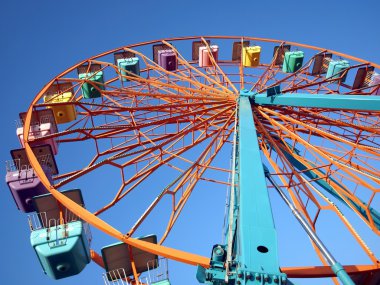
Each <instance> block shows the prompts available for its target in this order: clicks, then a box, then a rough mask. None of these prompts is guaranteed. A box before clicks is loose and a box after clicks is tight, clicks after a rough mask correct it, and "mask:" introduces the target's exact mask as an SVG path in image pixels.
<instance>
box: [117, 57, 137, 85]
mask: <svg viewBox="0 0 380 285" xmlns="http://www.w3.org/2000/svg"><path fill="white" fill-rule="evenodd" d="M117 66H118V67H119V72H120V74H121V75H122V76H121V80H122V81H129V79H127V78H125V77H124V76H134V75H137V76H139V75H140V62H139V58H138V57H131V58H120V59H118V60H117Z"/></svg>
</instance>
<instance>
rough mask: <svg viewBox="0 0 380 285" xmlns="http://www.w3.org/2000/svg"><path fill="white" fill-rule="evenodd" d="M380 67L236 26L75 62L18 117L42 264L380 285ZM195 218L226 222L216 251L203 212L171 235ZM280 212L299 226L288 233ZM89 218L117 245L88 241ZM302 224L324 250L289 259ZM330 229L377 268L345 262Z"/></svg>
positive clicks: (18, 196)
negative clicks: (205, 247) (172, 264)
mask: <svg viewBox="0 0 380 285" xmlns="http://www.w3.org/2000/svg"><path fill="white" fill-rule="evenodd" d="M378 73H380V65H378V64H374V63H371V62H368V61H365V60H362V59H359V58H355V57H352V56H349V55H345V54H342V53H339V52H335V51H331V50H328V49H324V48H319V47H314V46H308V45H304V44H298V43H294V42H286V41H280V40H271V39H262V38H253V37H232V36H207V37H183V38H171V39H165V40H156V41H150V42H144V43H139V44H133V45H128V46H124V47H121V48H117V49H114V50H111V51H108V52H105V53H102V54H100V55H97V56H93V57H91V58H89V59H86V60H84V61H82V62H80V63H78V64H76V65H74V66H72V67H70V68H69V69H67V70H66V71H64V72H62V73H61V74H60V75H58V76H57V77H55V78H54V79H53V80H51V81H50V82H48V83H47V84H46V85H45V86H44V88H43V89H42V90H41V91H40V92H39V93H38V94H37V96H36V97H35V98H34V100H33V101H32V102H31V104H30V107H29V109H28V111H27V112H23V113H20V121H21V125H20V127H19V128H18V129H17V135H18V136H19V139H20V143H21V148H17V149H14V150H12V151H11V155H12V161H11V163H9V164H8V167H7V176H6V181H7V183H8V185H9V187H10V190H11V193H12V195H13V198H14V200H15V202H16V204H17V206H18V208H19V209H20V210H21V211H23V212H26V213H29V221H30V226H31V229H32V233H31V243H32V246H33V247H34V249H35V250H36V253H37V256H38V259H39V261H40V262H41V265H42V267H43V270H44V271H45V273H46V274H47V275H49V276H50V277H52V278H53V279H60V278H66V277H70V276H72V275H75V274H78V273H80V272H81V271H82V270H83V268H84V267H85V266H86V265H87V264H88V263H89V262H90V260H93V261H94V262H95V263H97V264H98V265H100V266H102V267H104V268H105V273H104V276H103V280H104V283H105V284H152V285H158V284H160V285H165V284H170V281H169V277H168V274H167V273H168V269H167V260H174V261H176V262H181V263H185V264H189V265H192V266H196V268H197V269H196V276H194V282H196V281H195V280H197V281H198V282H200V283H206V284H215V285H216V284H283V285H284V284H309V283H308V281H307V279H309V278H310V279H314V278H329V280H330V281H326V279H321V280H324V281H321V283H319V284H322V283H323V284H327V283H324V282H332V283H331V284H371V285H376V284H380V283H379V282H380V262H379V260H378V257H376V248H375V249H373V248H372V249H371V248H370V247H369V245H368V244H367V242H366V235H367V234H368V233H369V234H371V235H373V236H375V237H376V238H378V236H379V235H380V212H379V211H380V209H379V208H380V194H379V191H380V190H379V189H380V175H379V168H380V164H379V159H380V138H379V134H380V117H379V114H380V96H379V95H380V75H379V74H378ZM214 187H216V188H218V189H224V190H225V189H226V188H227V191H215V192H211V191H209V190H210V189H214ZM216 188H215V189H216ZM226 192H227V195H226ZM195 195H196V196H197V197H198V198H197V199H203V200H204V201H206V202H207V203H208V204H207V203H203V204H202V205H209V206H207V208H209V209H204V208H205V207H199V206H198V207H197V203H196V200H195V203H192V202H191V201H192V199H193V197H194V196H195ZM216 195H218V197H222V198H223V199H225V200H226V203H222V204H221V205H217V206H216V207H218V209H224V217H223V216H222V215H219V213H221V211H219V210H217V211H215V212H213V211H214V208H213V207H214V206H215V205H214V203H216V201H221V199H220V198H216ZM226 196H227V197H226ZM199 197H201V198H199ZM189 204H191V207H190V205H189ZM278 204H281V206H279V205H278ZM278 209H281V211H283V212H284V213H282V212H280V213H279V214H276V213H274V212H276V211H277V210H278ZM207 210H209V211H210V212H209V213H207V215H204V214H203V213H204V212H207ZM285 212H286V213H285ZM189 213H190V217H188V218H184V217H183V216H184V215H185V214H187V215H189ZM198 213H202V214H200V215H204V216H203V217H202V220H203V221H205V222H207V223H209V224H215V223H217V224H218V225H222V224H223V223H224V226H223V227H222V228H220V232H221V233H222V241H220V240H214V241H213V244H210V245H209V252H210V254H209V255H207V256H205V255H204V254H200V253H198V252H196V250H195V251H190V250H188V249H187V245H188V244H189V243H191V242H190V241H191V240H194V239H197V238H198V236H199V235H202V233H201V232H200V231H199V230H198V229H197V226H196V224H197V221H195V222H194V221H193V226H194V228H193V229H191V232H192V233H193V234H194V236H185V237H184V238H183V239H182V240H181V245H180V246H177V244H178V240H175V241H174V240H171V239H170V237H171V236H172V235H173V234H174V233H175V231H176V227H177V224H178V223H182V222H184V221H186V220H191V218H193V219H194V218H195V217H196V218H197V219H199V215H198ZM282 215H289V216H291V217H292V218H293V220H294V222H295V223H299V225H300V226H297V227H295V228H290V227H289V232H288V233H286V234H285V236H284V235H280V234H279V233H277V230H276V228H278V227H281V225H282V223H283V221H282V220H281V217H282ZM199 222H200V221H199ZM194 224H195V225H194ZM358 224H359V225H358ZM363 225H364V226H363ZM89 226H91V227H93V228H96V229H97V230H100V231H101V232H103V233H104V234H105V235H107V236H109V237H111V238H113V239H114V242H116V243H113V244H110V245H107V244H104V245H103V246H102V247H101V248H100V247H92V246H91V242H94V241H95V240H96V238H97V237H96V236H95V235H94V236H92V234H91V231H90V227H89ZM294 229H297V231H298V232H299V233H298V234H299V235H302V236H303V237H304V238H306V239H307V240H308V243H309V244H310V249H311V251H312V253H310V252H311V251H307V250H300V251H299V252H298V253H297V255H299V256H300V259H301V262H300V263H298V264H297V265H293V264H292V265H287V264H286V263H285V262H283V258H280V256H281V252H282V247H281V245H282V246H283V245H286V244H287V243H288V242H290V241H288V239H292V235H293V233H292V231H293V230H294ZM343 232H344V233H343ZM363 232H364V234H363ZM329 233H330V235H331V236H332V237H334V236H335V238H336V237H337V236H340V235H341V236H342V237H344V238H343V239H344V240H342V241H341V243H344V242H352V243H353V244H355V248H358V249H359V250H360V252H361V253H360V255H363V256H365V258H366V260H367V262H366V263H362V262H361V261H359V262H358V261H356V259H355V256H352V254H348V255H351V259H350V262H351V263H349V264H346V263H345V260H342V261H341V260H339V259H338V257H337V256H335V254H334V252H335V250H334V248H331V246H330V242H329V239H330V238H331V237H329V236H328V234H329ZM350 250H351V246H350V247H349V248H347V251H348V252H350ZM310 254H312V255H313V256H314V257H313V258H316V259H318V260H319V262H317V263H315V264H309V260H314V259H311V257H310ZM351 260H353V261H351ZM352 262H353V263H352ZM195 278H196V279H195ZM297 278H302V283H298V281H297ZM99 280H101V277H99ZM100 282H101V281H100Z"/></svg>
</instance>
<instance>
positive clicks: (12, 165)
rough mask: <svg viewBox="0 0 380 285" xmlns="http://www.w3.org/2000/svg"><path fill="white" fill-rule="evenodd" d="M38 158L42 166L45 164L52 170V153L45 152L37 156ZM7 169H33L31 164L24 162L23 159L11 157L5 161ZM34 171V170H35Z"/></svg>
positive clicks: (10, 170) (11, 170) (19, 170)
mask: <svg viewBox="0 0 380 285" xmlns="http://www.w3.org/2000/svg"><path fill="white" fill-rule="evenodd" d="M37 160H38V161H39V163H40V165H41V166H44V167H46V168H49V169H50V170H51V166H50V164H49V162H50V161H51V155H50V154H44V155H40V156H37ZM5 169H6V171H7V173H9V172H16V171H18V172H21V171H28V170H31V169H33V168H32V167H31V165H30V164H22V163H21V159H19V158H17V159H11V160H6V161H5ZM33 173H34V172H33Z"/></svg>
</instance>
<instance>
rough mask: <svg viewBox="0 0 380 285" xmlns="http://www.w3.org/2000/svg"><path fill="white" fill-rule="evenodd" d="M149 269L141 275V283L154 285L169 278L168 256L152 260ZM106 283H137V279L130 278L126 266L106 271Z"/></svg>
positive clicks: (125, 284)
mask: <svg viewBox="0 0 380 285" xmlns="http://www.w3.org/2000/svg"><path fill="white" fill-rule="evenodd" d="M147 268H148V271H147V272H145V273H143V274H142V275H141V276H140V277H139V283H140V284H141V285H152V284H155V283H157V282H160V281H163V280H168V279H169V272H168V260H167V259H166V258H159V259H158V261H157V259H154V260H151V261H149V262H148V263H147ZM102 277H103V281H104V284H105V285H136V281H135V280H133V279H130V278H129V277H128V276H127V275H126V272H125V269H124V268H119V269H115V270H111V271H109V272H105V273H103V274H102Z"/></svg>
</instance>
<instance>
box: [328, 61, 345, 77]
mask: <svg viewBox="0 0 380 285" xmlns="http://www.w3.org/2000/svg"><path fill="white" fill-rule="evenodd" d="M349 67H350V63H349V62H348V61H347V60H332V61H330V63H329V67H328V69H327V73H326V78H328V79H331V78H338V77H340V76H342V74H343V71H344V70H345V69H347V68H349ZM346 77H347V73H346V74H345V75H344V76H343V78H342V79H341V82H344V81H346Z"/></svg>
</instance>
